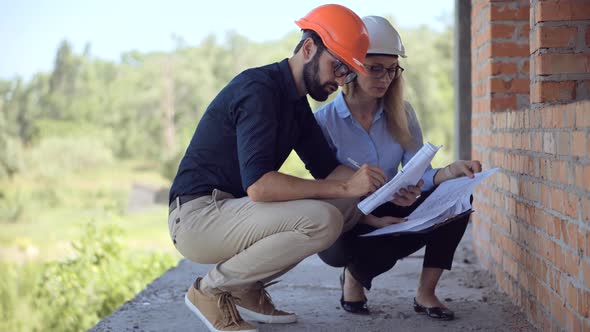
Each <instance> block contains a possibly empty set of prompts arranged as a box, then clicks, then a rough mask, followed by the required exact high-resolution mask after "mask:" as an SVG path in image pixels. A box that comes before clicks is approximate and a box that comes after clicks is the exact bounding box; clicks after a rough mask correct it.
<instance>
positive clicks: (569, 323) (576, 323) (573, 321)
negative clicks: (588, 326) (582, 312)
mask: <svg viewBox="0 0 590 332" xmlns="http://www.w3.org/2000/svg"><path fill="white" fill-rule="evenodd" d="M565 329H566V330H567V331H574V332H579V331H582V320H581V319H580V318H578V316H576V314H574V313H573V312H572V311H569V310H568V311H567V313H566V325H565Z"/></svg>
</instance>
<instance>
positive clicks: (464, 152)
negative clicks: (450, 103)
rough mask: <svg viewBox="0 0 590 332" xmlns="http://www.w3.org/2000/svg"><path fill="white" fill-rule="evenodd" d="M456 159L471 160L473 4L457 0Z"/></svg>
mask: <svg viewBox="0 0 590 332" xmlns="http://www.w3.org/2000/svg"><path fill="white" fill-rule="evenodd" d="M454 75H455V159H471V1H461V0H455V73H454Z"/></svg>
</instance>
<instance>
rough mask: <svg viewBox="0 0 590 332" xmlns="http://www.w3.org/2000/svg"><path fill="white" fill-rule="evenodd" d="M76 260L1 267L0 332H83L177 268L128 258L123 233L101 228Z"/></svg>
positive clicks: (80, 244) (91, 230) (92, 227)
mask: <svg viewBox="0 0 590 332" xmlns="http://www.w3.org/2000/svg"><path fill="white" fill-rule="evenodd" d="M73 247H74V248H75V256H74V257H72V258H70V259H67V260H63V261H58V262H50V263H45V264H43V265H33V264H30V263H29V264H26V265H22V266H20V265H15V264H0V331H14V332H18V331H64V332H67V331H82V330H87V329H88V328H90V327H92V326H93V325H95V324H96V323H97V322H98V321H99V320H100V319H102V318H104V317H105V316H107V315H109V314H110V313H111V312H113V311H114V310H115V309H116V308H117V307H118V306H120V305H121V304H123V303H124V302H125V301H126V300H128V299H130V298H131V297H133V296H134V295H135V294H136V293H137V292H139V291H140V290H141V289H142V288H144V287H145V285H146V284H147V283H149V282H151V281H152V280H153V279H154V278H156V277H158V276H159V275H161V274H162V273H163V272H164V271H165V270H167V269H168V268H170V267H172V266H173V265H175V264H176V260H175V259H174V258H173V257H172V256H171V255H168V254H162V253H151V254H146V253H140V254H138V253H128V252H126V251H125V248H124V246H123V233H122V231H121V229H120V228H118V227H116V226H113V225H108V226H102V227H98V226H97V225H96V224H95V223H88V224H87V225H85V231H84V233H83V235H82V236H81V238H80V239H79V240H78V241H75V242H74V243H73Z"/></svg>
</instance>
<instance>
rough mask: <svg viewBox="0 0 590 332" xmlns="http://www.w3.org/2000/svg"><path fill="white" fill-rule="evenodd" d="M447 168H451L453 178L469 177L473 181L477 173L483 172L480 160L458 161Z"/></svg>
mask: <svg viewBox="0 0 590 332" xmlns="http://www.w3.org/2000/svg"><path fill="white" fill-rule="evenodd" d="M447 167H449V172H450V173H451V174H452V175H453V178H459V177H462V176H467V177H469V178H470V179H473V176H474V174H475V173H479V172H481V163H480V162H479V160H457V161H455V162H454V163H452V164H450V165H449V166H447Z"/></svg>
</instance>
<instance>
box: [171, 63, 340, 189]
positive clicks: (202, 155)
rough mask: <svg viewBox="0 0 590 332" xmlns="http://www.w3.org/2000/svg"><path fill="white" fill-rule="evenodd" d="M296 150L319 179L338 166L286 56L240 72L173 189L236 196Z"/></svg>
mask: <svg viewBox="0 0 590 332" xmlns="http://www.w3.org/2000/svg"><path fill="white" fill-rule="evenodd" d="M293 149H294V150H295V151H296V152H297V154H298V155H299V157H300V158H301V160H302V161H303V162H304V163H305V166H306V168H307V169H308V170H309V171H310V173H311V174H312V176H313V177H314V178H325V177H326V176H327V175H328V174H330V172H332V171H333V170H334V169H335V168H336V166H338V165H339V163H338V161H337V160H336V157H335V155H334V153H333V152H332V150H331V149H330V147H329V146H328V143H327V142H326V140H325V138H324V135H323V134H322V131H321V129H320V127H319V125H318V124H317V122H316V120H315V118H314V116H313V113H312V111H311V108H310V107H309V103H308V102H307V98H306V97H305V96H303V97H301V96H299V95H298V93H297V89H296V87H295V81H294V80H293V76H292V75H291V70H290V69H289V63H288V61H287V59H285V60H283V61H281V62H278V63H273V64H270V65H267V66H264V67H259V68H252V69H248V70H246V71H244V72H242V73H240V74H239V75H238V76H236V77H235V78H234V79H233V80H232V81H231V82H230V83H229V84H228V85H227V86H226V87H225V88H223V90H221V92H219V94H218V95H217V97H215V99H213V101H212V102H211V104H210V105H209V107H208V108H207V110H206V111H205V114H204V115H203V118H202V119H201V121H200V122H199V125H198V126H197V129H196V131H195V133H194V135H193V138H192V140H191V142H190V144H189V146H188V148H187V150H186V153H185V155H184V157H183V158H182V160H181V162H180V166H179V169H178V173H177V174H176V178H175V179H174V182H173V183H172V188H170V201H172V200H173V199H175V198H176V196H180V195H194V194H205V193H211V192H212V191H213V189H219V190H222V191H225V192H228V193H230V194H232V195H234V196H235V197H236V198H239V197H244V196H246V195H247V194H246V189H247V188H248V187H249V186H250V185H252V184H253V183H254V182H256V181H257V180H258V179H260V178H261V177H262V176H263V175H264V174H266V173H268V172H270V171H277V170H278V169H279V168H280V167H281V165H282V164H283V162H284V161H285V159H287V157H288V156H289V153H291V151H292V150H293Z"/></svg>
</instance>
